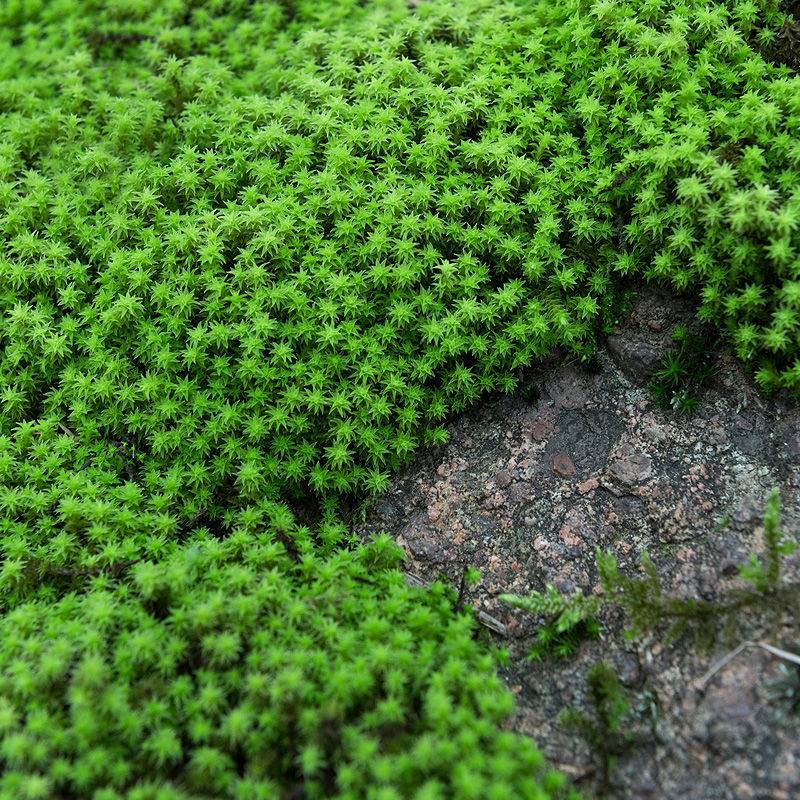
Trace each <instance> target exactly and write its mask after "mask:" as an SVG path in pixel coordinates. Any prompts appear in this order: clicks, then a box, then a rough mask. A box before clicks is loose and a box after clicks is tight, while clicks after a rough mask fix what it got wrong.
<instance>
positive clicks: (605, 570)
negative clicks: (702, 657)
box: [500, 489, 800, 648]
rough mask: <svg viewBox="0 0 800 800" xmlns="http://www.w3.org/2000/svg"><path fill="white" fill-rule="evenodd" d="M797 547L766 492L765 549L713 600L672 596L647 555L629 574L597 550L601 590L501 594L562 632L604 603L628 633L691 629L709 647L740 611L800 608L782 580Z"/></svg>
mask: <svg viewBox="0 0 800 800" xmlns="http://www.w3.org/2000/svg"><path fill="white" fill-rule="evenodd" d="M796 548H797V544H796V542H794V541H793V540H791V539H789V538H788V536H787V535H786V533H785V531H783V529H782V527H781V524H780V495H779V494H778V491H777V490H776V489H775V490H773V491H772V492H770V495H769V498H768V500H767V504H766V509H765V513H764V554H763V556H762V557H759V556H757V555H755V554H752V555H751V556H750V558H749V560H748V562H747V563H746V564H743V565H741V566H740V568H739V573H740V575H741V576H742V577H743V578H744V579H745V580H746V581H747V582H748V583H749V584H750V585H749V586H747V587H746V588H735V589H731V590H729V591H727V592H726V593H725V594H724V595H723V596H721V597H719V598H718V599H715V600H700V599H697V598H693V597H674V596H671V595H669V594H666V593H665V592H664V588H663V586H662V583H661V579H660V577H659V575H658V572H657V570H656V567H655V564H654V563H653V561H652V559H651V558H650V556H649V555H648V554H647V553H646V552H643V553H642V555H641V567H642V572H643V573H644V575H643V576H642V577H630V576H628V575H625V574H624V573H622V572H620V570H619V567H618V565H617V560H616V558H615V556H614V554H613V553H611V552H602V551H601V550H599V549H598V550H597V552H596V563H597V572H598V575H599V578H600V586H601V589H602V591H601V593H600V594H592V595H588V596H587V595H584V594H583V592H582V591H580V590H577V591H576V592H575V593H574V594H572V595H562V594H560V593H559V592H558V591H557V590H556V589H554V588H553V587H552V586H548V587H547V590H546V592H544V593H541V592H533V593H531V594H530V595H528V596H522V597H521V596H517V595H512V594H504V595H501V596H500V599H501V600H502V601H503V602H505V603H508V604H509V605H511V606H514V607H516V608H520V609H522V610H523V611H527V612H530V613H533V614H536V615H537V616H544V617H547V618H548V619H549V621H548V623H547V624H548V628H547V630H550V629H554V630H555V631H557V632H559V633H562V632H565V631H566V632H568V631H570V630H572V629H574V628H576V626H579V625H584V624H586V623H587V622H588V621H593V620H594V619H595V615H597V614H599V612H600V611H601V610H602V609H603V608H606V607H611V608H619V609H621V610H622V611H624V613H625V615H626V617H627V619H628V622H629V629H628V631H627V635H628V636H631V637H633V636H637V635H640V634H642V633H644V632H645V631H653V630H658V629H663V628H664V627H665V626H667V630H666V638H667V640H670V641H675V640H677V639H678V638H680V637H681V636H683V635H684V634H690V635H692V636H693V637H694V638H695V639H696V641H697V643H698V644H699V645H700V646H701V647H704V648H710V647H711V646H713V645H714V644H715V642H716V641H717V639H718V637H719V635H720V633H721V632H722V633H723V634H724V635H725V636H726V637H727V638H728V639H731V638H732V635H733V633H734V632H735V630H736V628H737V626H738V625H739V624H740V623H741V622H742V613H743V612H750V613H751V614H756V613H762V614H764V613H767V614H772V615H773V616H775V615H782V614H784V613H786V612H787V611H791V610H794V612H795V614H797V612H800V586H799V585H798V584H797V583H794V582H789V581H786V580H784V579H783V578H782V575H781V565H782V564H783V561H784V559H785V558H786V557H787V556H788V555H790V554H791V553H793V552H794V551H795V550H796Z"/></svg>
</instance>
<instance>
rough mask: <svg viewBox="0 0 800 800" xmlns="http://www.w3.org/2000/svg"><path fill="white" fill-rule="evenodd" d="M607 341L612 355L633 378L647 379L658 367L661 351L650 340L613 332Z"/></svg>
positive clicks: (620, 366)
mask: <svg viewBox="0 0 800 800" xmlns="http://www.w3.org/2000/svg"><path fill="white" fill-rule="evenodd" d="M606 341H607V344H608V350H609V352H610V353H611V357H612V358H613V359H614V361H616V363H617V365H618V366H619V368H620V369H621V370H622V371H623V372H625V373H626V374H627V375H630V376H631V377H632V378H635V379H637V380H640V381H645V380H647V379H649V378H650V377H651V376H652V375H653V373H654V372H655V371H656V370H657V369H658V365H659V363H660V360H661V353H660V352H659V350H658V349H657V348H655V347H654V346H653V345H652V344H650V343H649V342H646V341H644V340H643V339H637V338H636V337H635V336H634V335H631V334H629V333H624V334H623V333H620V334H618V335H615V334H612V335H611V336H609V337H608V339H607V340H606Z"/></svg>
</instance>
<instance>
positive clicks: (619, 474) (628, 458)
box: [609, 447, 653, 486]
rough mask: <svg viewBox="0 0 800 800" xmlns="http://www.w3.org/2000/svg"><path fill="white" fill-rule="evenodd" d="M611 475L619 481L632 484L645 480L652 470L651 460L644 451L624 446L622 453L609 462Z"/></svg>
mask: <svg viewBox="0 0 800 800" xmlns="http://www.w3.org/2000/svg"><path fill="white" fill-rule="evenodd" d="M609 472H610V473H611V475H612V476H613V477H614V478H616V479H617V480H618V481H620V482H621V483H625V484H628V485H629V486H632V485H634V484H637V483H642V482H643V481H646V480H647V479H648V478H649V477H650V475H651V474H652V472H653V462H652V460H651V459H650V456H648V455H646V454H645V453H637V452H634V451H633V450H632V449H631V448H629V447H626V448H625V449H624V450H623V453H622V455H621V456H620V457H619V458H618V459H616V461H614V462H613V463H612V464H611V467H610V468H609Z"/></svg>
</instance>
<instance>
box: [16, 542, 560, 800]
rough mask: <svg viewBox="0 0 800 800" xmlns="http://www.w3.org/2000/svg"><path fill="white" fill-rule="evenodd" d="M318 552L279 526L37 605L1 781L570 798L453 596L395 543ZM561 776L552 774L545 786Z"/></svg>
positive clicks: (180, 792) (76, 787) (244, 792)
mask: <svg viewBox="0 0 800 800" xmlns="http://www.w3.org/2000/svg"><path fill="white" fill-rule="evenodd" d="M286 535H287V536H290V537H291V538H292V539H293V540H294V541H295V542H296V546H297V547H298V548H299V549H300V550H301V552H302V557H301V558H300V560H299V561H298V562H295V561H294V560H292V559H290V558H289V557H288V556H287V554H286V550H285V548H283V547H282V546H280V545H276V544H274V543H272V542H271V541H270V538H269V537H268V536H266V535H262V536H249V535H244V534H241V535H233V536H230V537H228V538H227V539H226V540H225V541H224V542H217V541H215V540H207V541H203V542H196V543H194V544H193V545H191V546H189V547H186V548H183V549H181V550H180V551H179V552H177V553H175V554H173V555H172V556H171V557H169V558H166V559H163V560H162V561H160V562H145V563H141V564H139V565H137V567H136V568H135V569H134V570H133V571H132V574H131V580H130V581H129V583H128V584H127V585H124V586H117V587H112V586H110V585H108V586H105V587H104V586H102V585H100V584H101V582H98V585H97V586H96V587H95V588H93V589H92V590H91V591H89V592H87V593H85V594H82V595H68V596H66V597H64V598H63V599H62V600H60V601H58V602H56V603H53V604H50V605H44V604H41V603H40V604H30V605H20V606H19V607H17V608H16V609H15V610H14V611H13V612H11V614H10V615H9V616H8V617H7V618H6V619H5V621H4V624H3V627H2V631H0V676H2V677H0V731H1V732H2V736H3V739H2V745H1V748H2V749H1V750H0V753H1V755H0V758H2V760H3V764H4V769H3V775H2V777H1V778H0V797H2V798H4V800H5V798H8V799H9V800H11V798H14V800H19V798H51V797H81V798H97V799H98V800H100V799H101V798H102V800H112V799H116V798H122V797H126V798H136V800H145V799H146V798H147V799H150V798H152V800H177V799H178V798H181V800H183V799H184V798H186V800H188V798H192V800H199V798H218V797H226V798H227V797H230V798H240V799H241V800H258V798H263V799H264V800H266V799H267V798H270V799H271V798H277V797H304V798H309V800H310V799H311V798H334V797H336V798H355V797H374V798H381V799H382V800H407V798H419V800H423V799H424V800H436V799H437V798H441V800H447V799H448V798H454V797H458V798H476V799H477V798H495V799H496V800H503V799H504V798H509V797H515V798H517V797H518V798H530V800H538V799H539V798H546V797H556V796H561V794H562V793H561V792H560V791H559V790H558V787H559V786H560V785H562V784H563V781H562V779H561V778H560V776H558V775H556V774H552V775H551V774H549V773H548V770H547V769H546V767H545V766H544V764H543V762H542V757H541V756H540V755H539V753H538V752H537V751H536V749H535V747H534V746H533V744H532V743H530V742H529V741H527V740H524V739H520V738H517V737H515V736H514V735H513V734H510V733H498V731H497V724H498V722H499V721H501V719H502V718H503V717H504V715H505V714H506V713H507V712H508V710H509V709H510V703H511V700H510V695H509V694H508V693H507V692H506V690H504V689H503V688H502V687H501V685H500V682H499V680H498V679H497V678H496V677H495V675H494V669H493V660H492V659H491V658H490V657H489V656H486V655H484V654H482V653H481V648H480V646H479V645H478V644H477V643H476V642H475V641H474V640H473V630H472V623H471V622H470V619H469V618H468V617H466V616H458V615H455V614H454V612H453V607H452V602H451V599H449V593H446V592H444V590H443V587H441V586H436V587H434V588H433V589H432V590H431V591H426V592H422V591H420V590H419V589H412V588H409V587H408V586H407V585H406V584H405V582H404V580H403V577H402V575H401V574H400V573H399V572H397V571H395V570H392V569H387V567H390V566H391V565H392V564H394V563H396V560H397V558H398V555H399V554H398V552H397V550H396V547H395V545H394V544H392V543H389V542H386V541H383V540H378V541H377V542H376V543H374V544H372V545H370V546H368V547H365V548H362V549H361V550H360V551H359V552H358V553H356V554H352V553H347V552H340V553H339V554H338V555H335V556H332V557H330V558H322V557H319V556H318V555H316V554H315V553H314V551H313V549H312V548H311V546H310V543H309V541H308V536H309V534H308V531H307V530H303V529H298V528H294V527H293V528H292V529H290V530H289V531H288V532H287V533H286ZM543 787H544V788H543Z"/></svg>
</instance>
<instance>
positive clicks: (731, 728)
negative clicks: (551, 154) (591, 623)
mask: <svg viewBox="0 0 800 800" xmlns="http://www.w3.org/2000/svg"><path fill="white" fill-rule="evenodd" d="M691 320H692V309H691V307H690V306H689V305H688V304H686V303H682V302H679V301H675V300H673V299H670V298H669V297H668V296H666V295H663V294H660V293H658V292H646V293H645V294H644V295H643V296H642V298H641V299H640V300H639V301H638V302H637V303H636V305H635V306H634V308H633V309H632V312H631V313H630V315H629V316H628V318H627V319H626V321H625V322H624V324H623V325H621V326H620V328H619V330H617V331H615V332H614V334H612V336H611V337H609V342H608V345H607V347H606V348H605V349H604V350H603V352H601V354H600V366H601V368H600V370H599V371H598V370H595V371H594V372H587V371H583V370H581V369H579V368H578V367H576V366H575V365H568V366H558V367H552V368H549V369H545V370H543V371H542V372H541V373H540V374H539V375H538V376H537V378H536V383H537V385H538V388H539V392H540V396H539V399H538V400H537V401H535V402H528V401H526V400H524V399H523V398H521V397H510V398H504V399H501V400H497V401H495V402H492V403H488V404H486V405H484V406H482V407H480V408H478V409H476V410H474V411H473V412H471V413H469V414H466V415H464V416H463V417H461V418H459V419H458V420H456V421H454V422H453V423H452V424H451V425H450V434H451V439H450V442H449V443H448V444H447V445H446V446H445V447H443V448H440V449H438V450H436V451H434V452H430V453H428V454H427V455H425V456H423V457H422V458H420V459H419V460H418V461H417V462H416V463H415V464H414V465H413V466H412V467H411V468H409V469H407V470H406V471H405V472H404V473H402V474H401V475H399V476H398V477H397V479H396V480H395V481H394V483H393V485H392V488H391V490H390V491H389V492H388V493H387V494H386V495H385V496H384V497H383V498H382V499H381V500H380V501H379V502H378V503H377V504H376V505H375V507H374V508H373V509H372V510H371V511H370V512H369V514H368V518H367V521H366V523H365V524H364V525H363V529H362V532H363V533H364V534H365V535H368V534H370V533H373V532H377V531H387V532H389V533H391V534H392V535H394V536H395V538H396V539H397V541H398V542H399V543H400V544H401V546H403V547H404V548H405V550H406V552H407V554H408V557H409V569H410V570H411V571H413V572H414V573H416V574H418V575H419V576H421V577H422V578H424V579H427V580H430V579H433V578H436V577H437V576H440V575H444V576H446V577H447V579H448V580H451V581H452V582H453V583H454V584H456V585H457V584H458V581H459V577H460V574H461V570H462V569H463V566H464V565H465V564H470V565H474V566H476V567H478V568H479V569H480V570H481V572H482V576H483V577H482V580H481V582H480V583H479V584H478V585H477V586H476V587H474V589H473V590H472V591H471V594H470V595H469V598H468V599H469V602H470V603H472V604H473V606H474V607H475V608H476V609H477V610H479V611H484V612H486V613H489V614H491V615H492V616H493V617H496V618H497V619H498V620H500V621H502V622H503V623H505V625H506V626H507V635H506V637H504V638H498V640H497V641H498V644H500V645H502V646H503V647H506V648H508V649H509V651H510V653H511V662H510V664H509V666H508V667H507V668H506V669H505V677H506V679H507V681H508V684H509V686H510V687H511V688H512V690H513V691H514V693H515V694H516V696H517V710H516V712H515V715H514V717H513V719H512V720H511V723H510V724H511V726H512V727H513V728H515V729H516V730H518V731H520V732H523V733H526V734H529V735H531V736H532V737H534V738H535V739H536V741H537V742H538V744H539V745H540V747H541V748H542V749H543V751H544V752H545V753H546V755H547V756H548V757H549V758H550V759H551V760H552V761H553V762H554V763H556V764H557V765H558V766H559V767H560V768H562V769H563V770H564V771H565V772H566V773H567V774H569V775H570V776H572V777H573V779H574V780H575V781H576V784H577V785H578V786H580V787H581V788H585V789H586V790H587V794H588V795H589V796H595V795H596V792H597V779H598V770H597V764H596V759H595V758H594V756H593V754H592V753H591V752H590V750H589V749H588V747H587V746H586V745H585V744H584V743H583V742H582V740H581V739H580V738H579V737H578V736H577V735H575V734H574V733H571V732H570V731H568V730H565V729H564V728H563V727H562V726H561V725H560V724H559V723H558V721H557V716H558V713H559V712H560V711H561V710H562V709H564V708H567V707H572V706H578V707H586V705H587V696H586V682H585V677H586V673H587V671H588V669H589V668H590V666H591V665H592V664H593V663H595V662H597V661H599V660H601V659H604V660H606V661H608V662H610V663H611V664H612V665H613V666H614V668H615V669H616V671H617V674H618V675H619V676H620V678H621V680H622V682H623V684H625V685H626V686H627V687H628V688H629V690H630V691H631V692H632V694H633V696H634V698H635V700H636V702H638V703H639V705H640V706H641V710H642V719H643V720H645V721H646V726H647V728H648V731H649V736H648V737H646V738H645V739H644V740H643V741H642V742H641V743H639V744H637V745H636V746H634V747H633V748H631V749H630V750H629V751H628V752H626V753H625V754H623V755H622V756H620V758H619V760H618V763H617V766H616V768H615V769H614V770H613V772H612V776H611V777H612V788H611V791H610V792H609V794H608V796H609V797H613V798H620V799H621V798H626V799H627V798H664V799H665V800H666V798H676V797H681V798H688V799H689V800H716V799H717V798H719V800H723V799H724V800H733V799H734V798H737V800H740V799H741V798H752V799H753V800H759V799H760V800H766V799H767V798H775V799H776V800H777V799H779V798H792V797H798V796H800V735H798V734H800V717H798V716H793V715H792V713H791V711H790V708H789V705H788V704H787V703H786V702H783V701H778V700H775V698H774V697H773V696H772V695H771V694H770V692H769V689H768V686H769V680H770V678H771V676H773V675H774V674H775V673H776V671H777V669H778V665H779V662H778V661H776V660H775V659H774V658H772V657H770V656H768V655H766V654H764V653H761V652H758V651H752V652H747V653H746V654H744V655H742V656H741V657H740V658H739V659H737V660H736V661H734V662H733V663H731V664H730V665H729V666H727V667H726V668H725V669H723V670H722V671H721V672H720V673H719V674H718V675H717V676H716V677H715V678H714V679H713V680H712V681H711V682H710V684H709V685H708V687H707V688H706V689H705V691H702V690H701V689H700V688H699V687H698V686H697V684H696V682H697V679H698V678H699V677H700V676H702V675H703V674H704V673H705V672H706V670H707V669H708V667H709V665H710V664H711V663H712V662H713V661H714V660H715V658H716V657H717V656H719V655H721V654H722V653H723V652H724V650H723V649H719V650H718V651H717V652H716V653H712V654H702V653H698V652H696V650H695V648H692V647H687V646H685V644H682V643H678V644H677V645H675V646H672V647H666V646H664V645H663V644H662V642H661V641H659V637H656V636H654V637H651V638H650V639H646V640H637V641H635V642H628V641H625V640H624V639H623V638H622V636H621V633H622V621H621V620H620V619H615V618H613V614H612V615H611V616H610V617H609V618H607V619H604V626H605V627H604V633H603V635H602V638H601V639H600V640H599V641H590V642H586V643H584V644H582V645H581V646H580V649H579V651H578V653H577V654H576V655H575V656H573V657H571V658H569V659H567V660H563V661H545V662H542V663H531V662H529V661H528V659H527V653H528V652H529V650H530V648H531V646H532V644H533V641H534V637H535V634H536V625H535V624H534V622H533V621H532V620H531V619H530V618H528V617H527V616H526V615H525V614H524V613H522V612H519V611H517V610H513V609H509V608H508V607H507V606H505V605H503V604H502V603H500V602H499V601H498V599H497V598H498V596H499V595H500V594H502V593H514V594H526V593H527V592H529V591H531V590H539V591H541V590H542V589H544V587H545V585H546V584H554V585H555V586H556V587H557V588H559V589H560V590H562V591H571V590H573V589H575V588H581V589H583V590H584V591H585V592H591V591H592V590H593V589H595V588H596V585H597V572H596V569H595V565H594V552H595V548H596V547H600V548H603V549H610V550H612V551H613V552H614V553H615V554H616V556H617V558H618V560H619V563H620V565H621V567H622V569H623V570H625V571H628V572H630V573H635V572H637V571H638V559H639V554H640V553H641V551H642V550H647V551H648V552H649V553H650V554H651V556H652V557H653V560H654V561H655V563H656V566H657V568H658V571H659V574H660V576H661V578H662V580H663V582H664V584H665V586H666V587H667V588H668V589H669V591H670V592H672V593H674V594H676V595H681V596H687V597H688V596H693V597H697V598H706V599H710V598H714V597H716V596H718V595H719V594H720V593H721V592H724V591H725V590H726V589H728V588H730V587H733V586H735V585H737V583H738V581H740V579H739V578H738V577H737V571H736V566H737V564H739V563H741V562H742V561H743V560H744V559H745V557H746V555H747V554H748V553H749V552H751V551H754V550H755V551H758V550H759V548H760V546H761V541H760V535H761V533H762V531H761V527H760V522H761V513H762V510H763V505H764V501H765V499H766V497H767V494H768V492H769V489H770V488H771V487H773V486H777V487H778V488H779V489H780V492H781V496H782V500H783V517H784V527H785V528H786V529H788V530H789V531H790V532H792V533H794V534H795V536H797V534H798V532H800V411H798V409H797V407H796V406H792V405H791V404H788V403H785V402H783V401H780V400H774V401H773V400H770V401H767V400H765V399H763V398H761V397H760V396H759V395H758V394H757V393H756V392H755V390H754V389H753V388H752V386H751V384H750V383H749V382H748V381H747V379H746V378H745V376H744V375H743V373H742V372H741V370H740V368H739V366H738V364H737V363H736V362H735V361H734V360H733V359H732V358H731V357H729V356H728V355H726V354H724V353H723V352H721V351H720V352H718V353H716V355H715V360H716V366H717V375H716V377H715V378H714V379H713V381H712V383H711V385H710V386H709V387H708V389H707V391H706V392H705V394H704V396H703V397H702V399H701V402H700V404H699V406H698V408H697V409H696V410H695V411H694V412H692V413H691V414H688V415H687V414H683V415H678V414H675V413H673V412H670V411H665V410H662V409H660V408H659V407H658V406H657V405H656V404H655V402H654V400H653V397H652V395H651V393H650V391H649V389H648V386H647V384H648V380H649V377H650V375H651V374H652V371H653V370H654V369H655V368H656V367H657V365H658V362H659V359H660V356H661V354H662V353H664V352H665V351H666V349H667V348H668V347H669V346H670V333H671V331H672V329H673V328H674V326H675V325H677V324H679V323H683V324H692V323H691ZM789 568H790V571H791V572H792V573H793V577H797V575H798V574H800V557H798V556H797V555H795V556H793V557H792V560H791V561H790V564H789ZM748 635H752V636H756V637H757V636H765V637H769V640H770V641H771V642H772V643H774V644H777V645H779V646H784V647H788V648H789V649H792V648H791V646H792V645H795V646H796V644H797V643H796V642H795V641H794V640H793V638H792V636H793V632H792V631H791V630H790V628H789V627H783V628H780V629H773V630H770V631H760V630H758V629H753V630H751V631H748ZM797 636H798V638H800V633H798V634H797Z"/></svg>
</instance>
